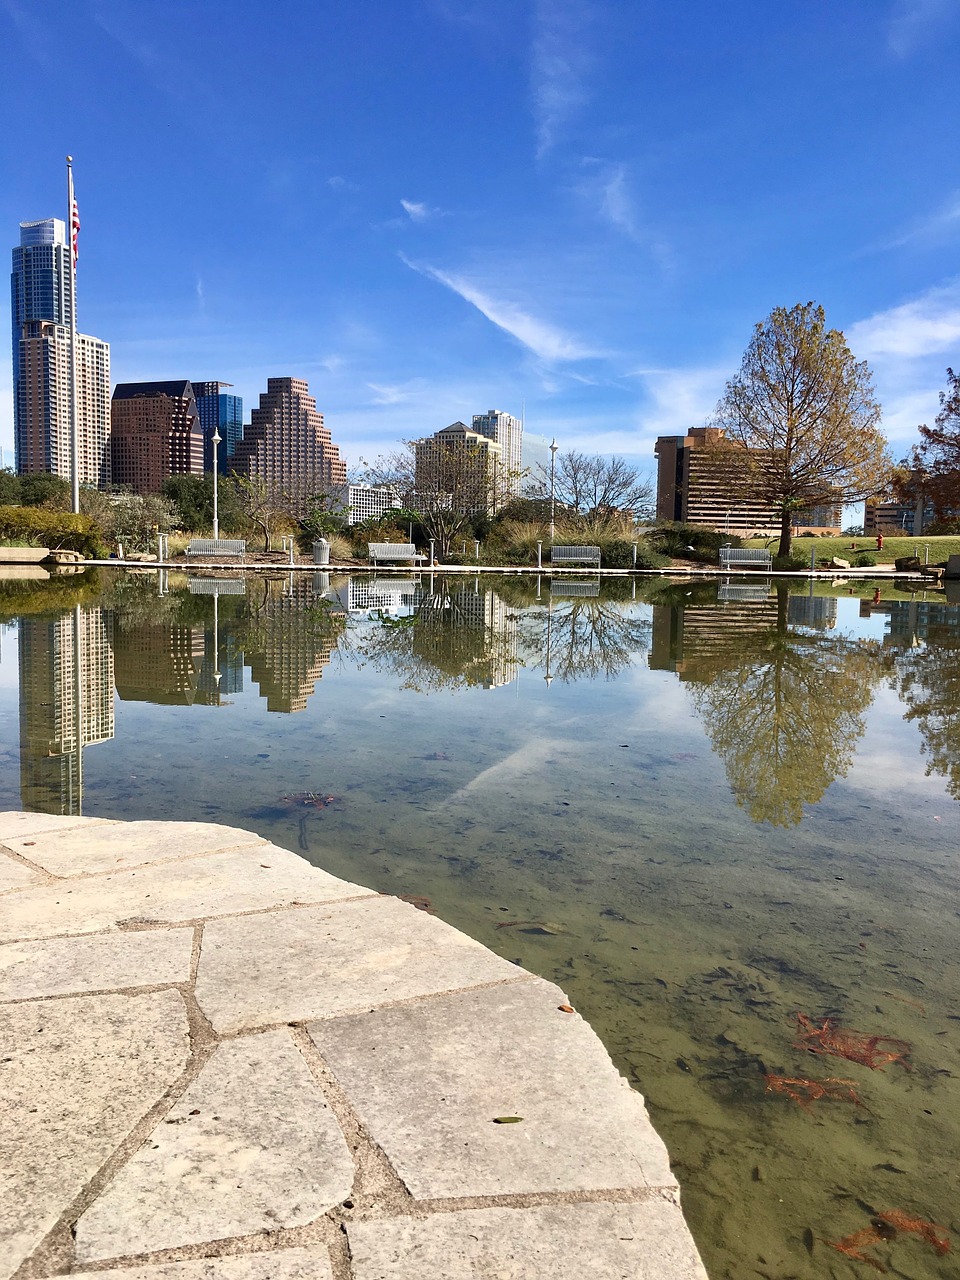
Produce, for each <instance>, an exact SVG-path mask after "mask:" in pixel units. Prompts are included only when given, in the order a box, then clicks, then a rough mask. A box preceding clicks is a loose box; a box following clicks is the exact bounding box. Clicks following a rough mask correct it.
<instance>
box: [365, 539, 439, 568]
mask: <svg viewBox="0 0 960 1280" xmlns="http://www.w3.org/2000/svg"><path fill="white" fill-rule="evenodd" d="M367 557H368V559H369V560H370V563H371V564H379V563H380V561H382V560H414V561H416V560H426V559H427V557H426V556H423V555H418V554H417V548H416V547H415V546H414V545H413V543H412V542H368V543H367Z"/></svg>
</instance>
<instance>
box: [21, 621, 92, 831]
mask: <svg viewBox="0 0 960 1280" xmlns="http://www.w3.org/2000/svg"><path fill="white" fill-rule="evenodd" d="M111 629H112V628H111V619H110V615H109V614H108V613H107V612H106V611H105V610H103V609H101V608H92V609H83V608H80V607H78V608H76V609H74V610H73V612H72V613H66V614H63V616H62V617H59V618H56V619H53V620H50V619H46V618H23V619H21V622H20V653H19V657H20V801H21V804H22V805H23V807H24V809H30V810H33V811H34V812H41V813H54V814H64V815H71V814H79V813H80V812H81V811H82V793H83V757H82V750H83V748H84V747H87V746H92V745H93V744H94V743H97V742H106V741H108V740H109V739H110V738H112V737H113V734H114V714H113V677H114V663H113V650H112V645H111V639H112V637H111Z"/></svg>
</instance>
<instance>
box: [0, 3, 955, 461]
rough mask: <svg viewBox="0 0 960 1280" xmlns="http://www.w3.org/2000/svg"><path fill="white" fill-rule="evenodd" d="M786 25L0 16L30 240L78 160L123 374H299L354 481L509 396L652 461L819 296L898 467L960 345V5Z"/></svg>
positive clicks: (531, 427)
mask: <svg viewBox="0 0 960 1280" xmlns="http://www.w3.org/2000/svg"><path fill="white" fill-rule="evenodd" d="M773 8H774V7H770V6H763V5H761V4H759V3H746V2H743V3H734V4H731V5H729V6H724V7H723V12H722V13H721V12H718V8H717V7H716V6H711V5H708V4H707V3H705V0H691V4H689V5H688V6H685V7H684V9H683V11H682V12H679V11H677V10H676V6H671V5H668V4H667V3H665V2H662V3H661V2H659V0H658V2H656V3H649V4H643V5H639V4H628V3H626V0H609V2H608V3H591V4H586V3H579V2H578V0H535V2H531V3H525V4H520V5H509V4H507V3H506V0H417V2H415V3H409V2H405V3H401V0H384V3H382V4H380V5H379V6H378V7H377V12H376V16H375V21H374V20H373V18H372V16H370V15H364V14H363V13H361V12H360V11H356V10H354V11H351V12H343V11H341V10H340V9H339V8H335V7H334V6H332V5H329V4H326V3H325V4H322V5H321V6H319V7H318V8H317V9H316V10H315V11H314V12H312V13H310V14H304V13H303V12H302V11H301V9H300V7H299V6H296V5H291V4H289V3H281V4H279V5H278V6H276V7H275V8H274V9H272V10H271V22H270V25H269V26H268V27H265V26H264V25H263V23H262V21H261V17H260V14H261V11H260V9H259V8H258V7H255V6H252V5H250V4H248V3H239V4H236V5H233V6H231V7H230V8H229V9H228V8H227V7H226V6H225V5H222V4H219V3H211V2H209V0H204V2H203V3H200V4H197V5H192V6H190V7H189V9H184V10H183V11H180V10H177V9H171V8H169V7H161V6H159V5H157V4H155V3H153V0H148V3H144V4H140V5H133V4H128V3H119V2H118V0H79V2H78V3H76V4H74V5H72V6H70V7H69V9H68V11H67V12H62V13H59V14H58V15H57V16H56V18H54V17H53V15H52V14H51V13H50V12H49V11H45V10H41V9H36V8H34V7H30V6H27V5H26V4H24V3H22V2H21V0H0V32H2V35H3V39H2V48H3V50H4V52H3V53H2V55H0V65H2V67H3V71H4V78H3V82H2V88H0V94H2V95H3V99H2V100H3V101H4V105H5V106H6V109H7V117H8V119H16V120H17V126H18V127H17V129H16V130H9V131H7V135H6V136H5V137H4V138H3V139H2V140H0V147H2V155H3V159H2V168H3V172H4V176H5V181H4V183H3V187H2V191H0V216H2V219H3V223H4V225H5V227H6V229H7V230H6V237H7V247H8V249H9V248H12V247H13V246H14V245H15V244H16V243H17V238H18V231H19V225H18V224H19V223H20V222H21V221H28V220H34V219H39V218H48V217H58V218H63V217H64V216H65V212H66V192H65V180H64V167H63V157H64V155H66V154H67V153H71V154H73V155H74V160H75V174H76V184H77V199H78V204H79V207H80V214H81V219H82V230H81V233H80V253H79V273H78V323H79V327H80V330H81V331H82V332H86V333H91V332H92V333H96V334H98V335H100V336H102V337H103V338H104V339H105V340H106V341H108V342H109V343H110V344H111V354H112V376H113V379H114V381H116V382H133V381H153V380H158V379H159V380H162V379H169V378H178V377H191V376H198V375H199V374H201V373H202V375H203V376H205V377H210V378H221V379H225V380H227V381H229V382H231V383H232V384H233V388H232V390H234V391H235V392H236V394H238V395H240V396H242V397H243V400H244V403H245V405H246V406H248V413H247V416H248V417H249V406H252V405H254V404H256V402H257V398H258V396H259V394H260V393H261V391H262V390H263V387H264V386H265V385H266V383H267V379H268V377H278V376H292V377H295V378H305V379H307V380H308V381H309V384H310V391H311V393H312V394H313V395H314V396H315V397H316V400H317V405H318V408H319V409H320V410H321V411H322V412H323V414H324V416H325V420H326V424H327V426H328V427H329V429H330V431H331V433H332V435H333V439H334V440H335V441H336V443H337V444H338V445H339V446H340V448H341V450H342V452H343V455H344V457H345V458H346V460H347V462H348V463H349V464H351V465H352V464H355V463H356V462H357V460H358V459H359V458H361V457H364V458H368V459H372V458H373V457H375V456H376V455H377V454H379V453H382V452H386V451H389V450H390V449H391V448H393V447H394V446H395V444H396V442H397V441H398V440H399V439H403V438H414V437H420V436H424V435H429V434H432V433H433V432H435V431H437V430H439V429H441V428H442V427H444V426H445V425H447V424H448V423H450V422H453V421H455V420H457V419H458V418H459V419H462V420H463V421H466V422H469V421H470V420H471V415H472V414H473V413H476V412H482V411H484V410H485V409H486V408H488V407H490V406H495V407H497V408H499V409H502V410H505V411H507V412H509V413H513V414H516V415H519V414H520V413H521V411H524V412H525V422H526V429H527V431H529V432H531V433H535V434H538V435H543V436H546V437H547V438H548V439H549V438H550V437H551V436H556V438H557V440H558V441H559V442H560V444H561V447H563V448H581V449H584V450H586V451H587V452H607V453H611V452H616V453H619V454H623V455H624V456H626V457H628V458H629V459H631V460H632V461H634V462H636V463H638V464H639V465H641V466H642V467H643V468H645V469H647V470H648V471H652V470H653V463H654V459H653V443H654V441H655V439H656V437H657V436H659V435H663V434H677V433H680V432H683V431H685V430H686V429H688V428H689V427H695V426H699V425H702V423H703V420H704V418H705V416H706V415H708V414H709V413H710V412H711V410H712V409H713V407H714V404H715V402H716V400H717V398H718V397H719V395H720V393H721V391H722V389H723V385H724V382H725V380H726V379H727V378H728V377H730V376H732V375H733V374H734V373H735V372H736V369H737V367H738V365H739V361H740V357H741V355H742V353H743V350H744V348H745V347H746V345H747V343H748V341H749V339H750V336H751V333H752V327H753V325H754V324H755V323H757V322H758V321H760V320H762V319H763V318H764V317H765V316H766V314H767V313H768V312H769V311H770V310H771V308H772V307H774V306H778V305H788V306H789V305H792V304H793V303H795V302H797V301H806V300H808V299H814V300H816V301H819V302H821V303H822V304H823V305H824V307H825V309H826V314H827V322H828V324H829V325H831V326H833V327H837V328H840V329H842V330H843V331H844V332H845V334H846V336H847V340H848V343H849V345H850V347H851V350H852V351H853V353H854V355H855V357H856V358H857V359H865V360H867V361H869V363H870V365H871V368H872V369H873V371H874V376H875V382H876V387H877V392H878V395H879V398H880V400H881V402H882V403H883V405H884V410H885V413H884V429H885V431H886V433H887V435H888V436H889V437H890V440H891V447H892V452H893V453H894V455H895V456H900V455H901V454H902V453H904V452H905V451H906V449H907V448H908V447H909V445H910V444H911V443H912V442H913V439H914V437H915V429H916V426H917V424H918V423H920V422H924V421H926V422H930V421H932V419H933V417H934V416H935V414H936V411H937V407H938V406H937V394H938V392H939V390H940V389H941V388H942V387H944V386H945V383H946V376H945V369H946V366H947V365H948V364H952V365H956V364H957V361H958V357H957V354H956V353H957V349H958V346H960V275H958V272H957V266H956V260H957V245H958V241H960V174H958V163H957V161H956V160H955V159H954V158H953V157H952V156H951V154H950V153H949V151H948V150H947V148H946V147H945V146H944V144H943V139H944V138H948V137H950V136H951V135H952V133H953V132H954V130H955V128H956V125H957V123H958V115H960V104H958V102H957V96H956V93H955V73H954V68H955V65H956V55H957V52H958V50H957V46H958V43H960V4H958V3H957V0H877V2H875V3H866V2H861V0H857V2H850V3H846V4H844V5H843V6H840V7H832V8H831V9H830V10H829V11H828V10H827V8H826V7H825V8H824V9H823V10H817V11H814V10H811V8H810V6H809V5H805V4H802V3H800V2H799V0H797V2H796V3H784V4H783V5H779V6H776V7H775V9H776V11H775V12H773V11H772V10H773ZM55 36H56V38H54V37H55ZM172 49H176V58H175V60H174V61H173V62H171V61H170V56H169V55H170V50H172ZM174 70H175V74H174V73H173V72H174ZM51 80H56V81H58V82H60V83H62V84H64V85H70V86H71V105H72V110H71V111H70V112H66V113H54V112H53V111H52V110H51V111H37V112H31V111H28V110H26V109H25V108H24V106H23V104H25V103H27V102H29V101H31V99H32V97H34V96H35V95H34V94H32V93H31V86H32V85H35V84H37V83H39V82H40V81H44V82H49V81H51ZM117 102H122V103H123V109H122V110H121V111H118V110H117V109H116V103H117ZM2 310H3V314H4V320H3V324H4V326H6V330H5V331H6V334H7V336H6V339H5V341H6V343H7V349H8V350H9V349H10V348H9V342H10V337H9V323H10V317H9V313H8V311H7V309H6V308H4V309H2ZM0 446H2V448H3V450H4V460H5V461H6V462H7V463H8V464H9V462H10V461H11V459H12V450H13V424H12V390H11V369H10V365H9V362H7V361H5V362H4V364H3V368H2V372H0Z"/></svg>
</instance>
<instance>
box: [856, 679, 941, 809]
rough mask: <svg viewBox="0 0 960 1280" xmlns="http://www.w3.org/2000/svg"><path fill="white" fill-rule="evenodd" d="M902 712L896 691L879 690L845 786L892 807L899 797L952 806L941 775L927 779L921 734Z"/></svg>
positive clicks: (885, 688)
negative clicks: (885, 802) (920, 765)
mask: <svg viewBox="0 0 960 1280" xmlns="http://www.w3.org/2000/svg"><path fill="white" fill-rule="evenodd" d="M903 711H904V707H903V704H902V703H901V701H900V699H899V697H898V696H897V694H896V691H895V690H893V689H891V688H889V687H885V686H880V687H879V688H878V689H877V690H876V693H875V695H874V703H873V708H872V711H871V715H870V718H869V721H868V725H867V731H866V733H865V734H864V737H863V741H862V742H861V744H860V750H859V751H858V752H857V755H856V759H855V760H854V762H853V765H852V767H851V769H850V772H849V773H848V774H847V777H846V779H845V785H846V786H848V787H852V788H853V789H854V790H856V791H860V792H863V793H865V794H868V795H870V796H876V797H878V798H882V799H884V800H886V801H888V802H890V803H891V804H892V805H896V803H897V798H899V797H909V802H910V803H913V802H915V801H917V800H920V801H926V800H937V801H940V802H942V804H945V805H953V804H954V803H955V802H954V801H952V800H951V799H950V797H949V796H948V795H947V789H946V782H945V780H944V779H943V778H942V777H941V776H939V775H938V774H931V775H930V776H929V777H926V776H924V772H923V768H925V767H926V761H927V757H926V756H925V755H923V754H922V738H921V736H920V731H919V729H918V728H917V726H916V725H915V724H909V723H907V722H906V721H905V720H904V718H903ZM918 763H920V764H922V766H923V768H918V767H917V765H918Z"/></svg>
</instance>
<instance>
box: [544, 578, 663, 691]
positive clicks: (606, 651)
mask: <svg viewBox="0 0 960 1280" xmlns="http://www.w3.org/2000/svg"><path fill="white" fill-rule="evenodd" d="M521 631H522V637H523V646H524V651H525V653H526V654H527V655H528V657H527V664H526V665H528V666H533V667H536V668H540V669H541V670H543V672H544V674H545V675H549V676H551V677H553V678H556V679H557V680H560V681H562V682H564V683H569V682H570V681H573V680H591V679H596V678H597V677H598V676H603V677H605V678H606V679H607V680H613V679H614V678H615V677H616V676H618V675H619V674H620V673H621V672H622V671H624V670H625V669H626V668H627V667H628V666H629V665H630V663H631V662H632V661H633V659H634V658H635V657H636V655H637V654H638V653H645V652H646V650H647V649H648V648H649V645H650V622H649V620H648V619H647V618H645V617H638V616H637V615H636V612H635V611H634V610H633V609H632V608H630V607H629V606H627V607H624V606H623V605H622V604H619V603H618V602H616V601H613V600H604V599H600V598H597V599H593V598H586V599H576V598H574V599H563V598H562V597H560V598H559V599H557V600H551V601H550V602H549V603H548V604H547V605H545V606H543V605H541V607H540V608H539V609H538V610H535V611H531V612H528V613H526V614H524V615H523V617H522V619H521Z"/></svg>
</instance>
